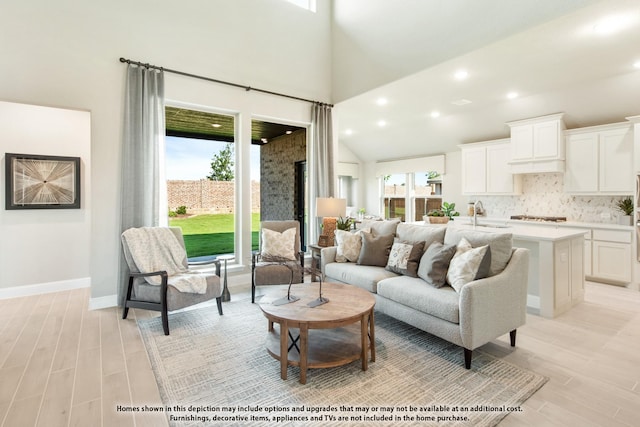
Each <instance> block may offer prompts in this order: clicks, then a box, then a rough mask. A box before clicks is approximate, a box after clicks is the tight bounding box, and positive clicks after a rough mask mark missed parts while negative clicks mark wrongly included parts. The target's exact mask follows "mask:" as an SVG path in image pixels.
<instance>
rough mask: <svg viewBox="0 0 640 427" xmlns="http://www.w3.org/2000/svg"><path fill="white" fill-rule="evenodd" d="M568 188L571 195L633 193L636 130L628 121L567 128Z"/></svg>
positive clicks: (566, 180)
mask: <svg viewBox="0 0 640 427" xmlns="http://www.w3.org/2000/svg"><path fill="white" fill-rule="evenodd" d="M566 148H567V153H566V154H567V156H566V157H567V158H566V171H565V180H564V183H565V191H566V192H567V193H572V194H620V195H628V194H633V192H634V188H633V186H634V173H633V132H632V131H631V125H630V124H628V123H621V124H614V125H605V126H595V127H591V128H582V129H576V130H575V131H573V130H572V131H568V132H567V136H566Z"/></svg>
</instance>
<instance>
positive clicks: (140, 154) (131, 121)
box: [117, 64, 165, 305]
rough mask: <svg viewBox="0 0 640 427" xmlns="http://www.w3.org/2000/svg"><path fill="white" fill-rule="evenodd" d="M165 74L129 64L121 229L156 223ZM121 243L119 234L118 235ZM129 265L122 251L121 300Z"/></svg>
mask: <svg viewBox="0 0 640 427" xmlns="http://www.w3.org/2000/svg"><path fill="white" fill-rule="evenodd" d="M164 134H165V124H164V73H163V72H162V71H161V70H155V69H150V68H146V67H140V66H136V65H132V64H129V65H128V66H127V76H126V84H125V99H124V125H123V136H122V150H121V153H122V161H121V165H122V174H121V191H120V194H121V199H120V232H121V233H122V232H123V231H124V230H126V229H128V228H131V227H144V226H157V225H159V215H160V206H161V197H163V195H161V194H160V191H161V188H163V185H162V179H163V177H162V176H161V170H160V157H161V156H163V154H162V150H163V147H164ZM117 239H118V242H120V236H117ZM128 274H129V271H128V267H127V264H126V262H125V260H124V256H123V255H122V251H121V254H120V275H119V277H120V282H121V283H120V286H119V287H118V291H119V292H118V301H119V303H120V305H122V304H123V301H124V296H125V295H124V294H125V292H126V278H127V275H128Z"/></svg>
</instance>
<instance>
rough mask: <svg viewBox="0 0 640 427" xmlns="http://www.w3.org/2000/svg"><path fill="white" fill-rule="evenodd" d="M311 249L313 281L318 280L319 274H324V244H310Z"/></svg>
mask: <svg viewBox="0 0 640 427" xmlns="http://www.w3.org/2000/svg"><path fill="white" fill-rule="evenodd" d="M308 246H309V249H310V250H311V272H310V273H311V281H312V282H317V281H318V276H319V275H320V274H322V272H321V271H320V269H321V267H322V266H321V261H322V252H321V251H322V246H318V245H315V244H311V245H308Z"/></svg>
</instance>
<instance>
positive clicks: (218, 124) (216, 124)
mask: <svg viewBox="0 0 640 427" xmlns="http://www.w3.org/2000/svg"><path fill="white" fill-rule="evenodd" d="M211 126H213V127H214V128H219V127H220V126H222V125H221V124H220V123H212V124H211Z"/></svg>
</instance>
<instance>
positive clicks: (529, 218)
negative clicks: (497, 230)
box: [511, 215, 567, 222]
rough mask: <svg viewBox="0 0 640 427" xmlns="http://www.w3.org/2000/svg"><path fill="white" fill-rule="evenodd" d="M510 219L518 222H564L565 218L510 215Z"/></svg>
mask: <svg viewBox="0 0 640 427" xmlns="http://www.w3.org/2000/svg"><path fill="white" fill-rule="evenodd" d="M511 219H517V220H520V221H538V222H566V221H567V217H566V216H532V215H512V216H511Z"/></svg>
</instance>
